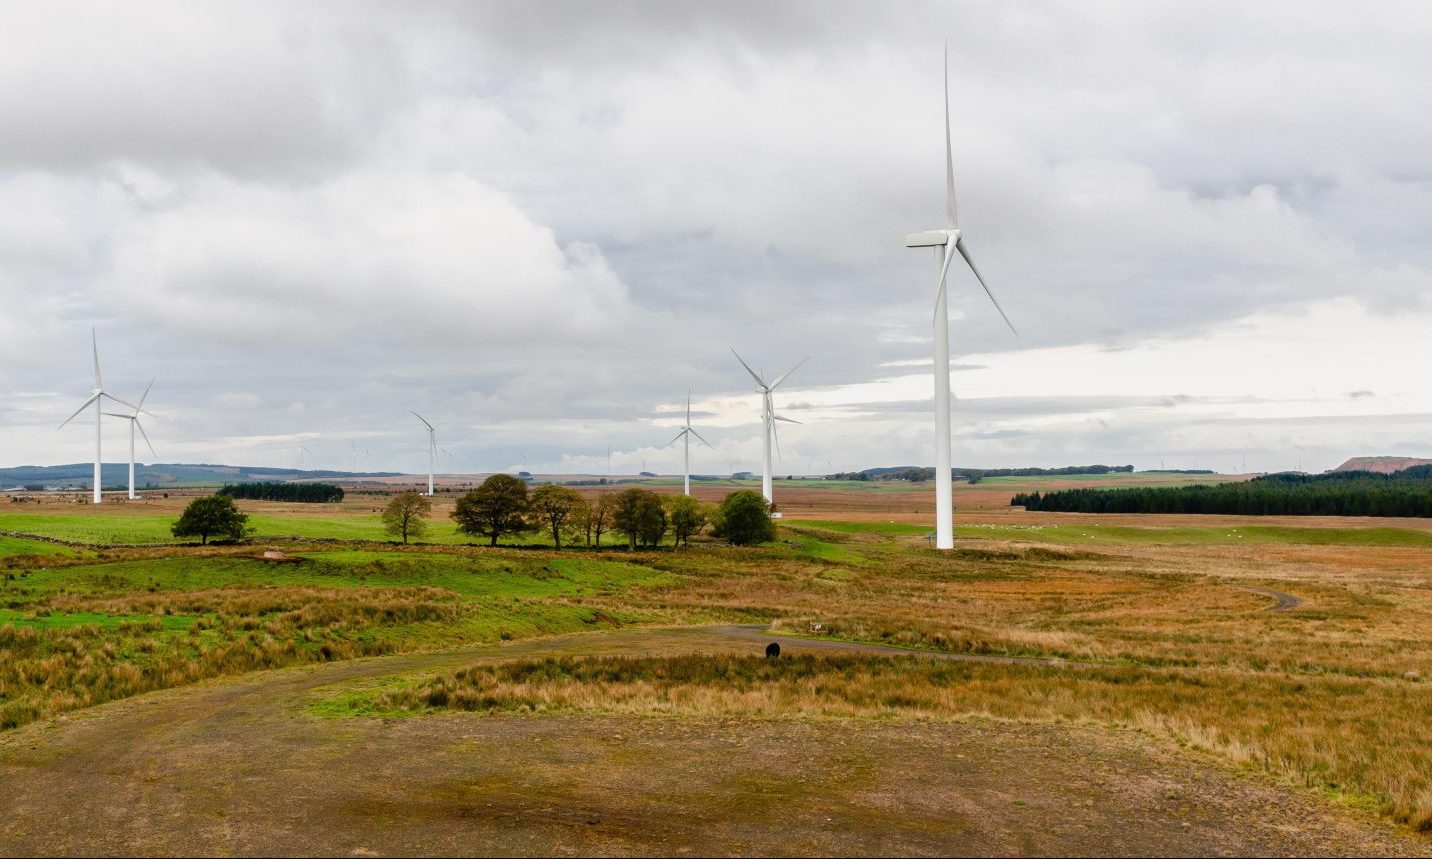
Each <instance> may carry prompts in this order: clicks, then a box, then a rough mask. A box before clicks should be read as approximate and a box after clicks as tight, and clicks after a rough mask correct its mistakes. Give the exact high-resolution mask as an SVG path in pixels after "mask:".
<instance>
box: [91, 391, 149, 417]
mask: <svg viewBox="0 0 1432 859" xmlns="http://www.w3.org/2000/svg"><path fill="white" fill-rule="evenodd" d="M99 395H100V396H101V397H108V398H109V399H111V400H114V401H115V402H116V403H119V404H120V405H121V406H129V407H130V408H131V409H134V411H135V413H138V412H139V406H136V405H135V404H134V403H131V402H130V401H128V400H121V399H120V398H119V397H116V396H114V395H113V394H107V393H105V392H104V391H100V392H99Z"/></svg>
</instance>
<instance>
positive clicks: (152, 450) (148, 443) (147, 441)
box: [134, 418, 159, 458]
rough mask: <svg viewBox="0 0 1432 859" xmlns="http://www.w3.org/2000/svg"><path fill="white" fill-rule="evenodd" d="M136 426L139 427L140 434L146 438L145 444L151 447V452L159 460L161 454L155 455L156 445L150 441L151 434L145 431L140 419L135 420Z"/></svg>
mask: <svg viewBox="0 0 1432 859" xmlns="http://www.w3.org/2000/svg"><path fill="white" fill-rule="evenodd" d="M134 425H135V426H137V427H139V434H140V435H142V436H144V443H145V444H147V445H149V452H150V453H151V454H154V456H155V458H158V456H159V454H157V453H154V444H153V442H151V441H150V440H149V433H147V432H145V431H144V424H142V423H140V422H139V418H134Z"/></svg>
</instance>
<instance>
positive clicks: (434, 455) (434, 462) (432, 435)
mask: <svg viewBox="0 0 1432 859" xmlns="http://www.w3.org/2000/svg"><path fill="white" fill-rule="evenodd" d="M413 417H416V418H417V419H418V420H420V421H422V422H423V425H424V426H426V427H427V428H428V495H432V494H433V472H434V471H436V470H437V467H438V428H437V427H435V426H433V425H432V424H431V423H429V422H428V419H427V418H425V417H423V416H422V415H420V414H418V413H417V412H413Z"/></svg>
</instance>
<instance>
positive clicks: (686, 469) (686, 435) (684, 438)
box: [666, 391, 714, 495]
mask: <svg viewBox="0 0 1432 859" xmlns="http://www.w3.org/2000/svg"><path fill="white" fill-rule="evenodd" d="M692 436H696V439H697V440H698V441H700V442H701V443H702V444H704V445H706V446H707V447H711V442H709V441H707V440H706V439H704V438H702V437H701V433H699V432H697V431H696V428H695V427H693V426H692V425H691V392H690V391H687V392H686V423H684V424H682V425H681V432H679V433H677V434H676V438H674V439H672V440H671V441H669V442H667V443H666V446H667V447H671V446H672V445H673V444H676V443H677V442H678V441H680V442H682V451H681V462H682V467H681V470H682V474H683V475H685V482H684V484H683V486H684V488H683V489H682V492H685V493H686V494H687V495H690V494H691V437H692ZM713 449H714V448H713Z"/></svg>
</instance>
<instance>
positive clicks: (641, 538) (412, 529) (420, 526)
mask: <svg viewBox="0 0 1432 859" xmlns="http://www.w3.org/2000/svg"><path fill="white" fill-rule="evenodd" d="M431 513H432V503H431V502H430V501H429V500H428V499H427V498H425V497H424V496H421V495H418V494H417V493H415V492H409V493H405V494H403V495H398V496H396V497H394V498H393V500H392V501H390V502H389V503H388V506H387V508H386V509H385V510H384V511H383V523H384V527H385V529H386V530H387V532H388V534H390V535H391V536H393V537H396V538H398V539H401V540H402V541H403V542H404V543H407V542H408V541H409V540H420V539H422V538H423V536H424V535H425V534H426V532H427V528H428V523H427V517H428V516H429V515H431ZM452 519H453V521H454V522H456V523H457V527H458V530H459V531H461V532H462V533H464V534H470V535H472V536H474V537H485V538H486V539H487V540H488V545H490V546H496V545H497V541H498V540H500V539H501V538H503V537H505V536H516V535H520V534H525V533H531V532H535V531H546V532H548V533H550V534H551V536H552V545H553V546H555V547H556V548H558V549H560V548H562V544H563V542H564V541H566V542H568V543H570V542H574V541H576V540H578V539H580V540H581V541H582V543H583V544H584V545H587V546H593V545H595V546H600V545H601V544H602V535H603V534H607V533H612V532H615V533H617V534H621V535H623V536H624V537H625V538H626V541H627V547H628V548H629V549H631V550H633V551H635V550H636V549H637V548H639V547H643V546H646V547H650V546H656V545H658V544H660V543H661V541H662V540H663V539H664V538H665V537H666V535H667V534H670V535H671V536H672V538H673V540H674V541H675V544H676V545H677V546H685V545H688V544H689V543H690V540H691V538H692V537H694V536H696V535H698V534H700V533H701V532H702V531H703V530H704V529H705V528H707V526H708V525H709V526H712V533H713V534H715V535H716V536H718V537H724V538H725V539H727V540H729V541H730V542H732V543H734V544H736V545H748V544H751V543H759V542H765V541H767V540H771V539H774V537H775V528H774V526H773V525H772V524H771V517H770V507H769V506H768V505H767V504H766V501H765V499H764V498H762V497H761V496H760V495H759V494H757V493H755V492H751V491H749V490H742V491H739V492H733V493H731V494H730V495H728V496H727V497H726V499H725V500H724V501H723V502H722V503H721V505H720V506H719V507H716V508H712V507H711V506H710V505H708V504H703V503H701V502H700V501H697V500H696V499H695V498H692V497H691V496H689V495H674V496H670V495H668V496H663V495H659V494H657V493H655V492H652V491H650V490H647V489H640V488H636V487H632V488H630V489H625V490H622V491H621V492H612V493H604V494H602V495H598V496H597V497H596V498H595V499H592V500H590V501H588V500H587V499H586V498H584V497H582V495H581V494H580V493H578V492H577V491H576V490H575V489H572V488H571V487H570V486H559V485H557V484H547V485H544V486H539V487H537V488H536V489H530V488H529V487H528V485H527V483H526V482H525V481H523V480H520V479H518V478H516V477H513V476H511V475H508V474H494V475H492V476H491V477H489V478H487V479H486V480H484V481H483V482H482V485H481V486H479V487H478V488H476V489H474V490H472V491H471V492H468V493H467V494H466V495H463V496H462V497H461V498H459V499H458V500H457V504H456V505H455V506H454V508H453V511H452Z"/></svg>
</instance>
